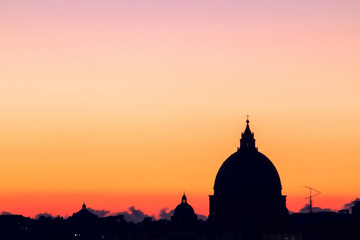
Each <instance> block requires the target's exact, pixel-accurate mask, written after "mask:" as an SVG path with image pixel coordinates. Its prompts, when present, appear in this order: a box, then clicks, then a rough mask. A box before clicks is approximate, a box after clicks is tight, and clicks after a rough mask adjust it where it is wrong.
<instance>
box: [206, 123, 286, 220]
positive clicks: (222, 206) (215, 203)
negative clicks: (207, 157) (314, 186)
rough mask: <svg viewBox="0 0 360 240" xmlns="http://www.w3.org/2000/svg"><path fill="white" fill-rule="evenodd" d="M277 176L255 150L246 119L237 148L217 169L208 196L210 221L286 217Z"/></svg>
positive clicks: (252, 135) (273, 168)
mask: <svg viewBox="0 0 360 240" xmlns="http://www.w3.org/2000/svg"><path fill="white" fill-rule="evenodd" d="M281 189H282V187H281V182H280V177H279V174H278V172H277V170H276V168H275V166H274V165H273V164H272V162H271V161H270V160H269V159H268V158H267V157H266V156H265V155H264V154H262V153H260V152H259V151H258V149H257V148H256V147H255V139H254V133H252V132H251V131H250V127H249V120H248V119H247V121H246V128H245V131H244V132H243V133H242V135H241V140H240V147H239V148H238V150H237V151H236V152H235V153H233V154H232V155H231V156H230V157H228V158H227V159H226V160H225V161H224V163H223V164H222V166H221V167H220V169H219V171H218V173H217V175H216V179H215V184H214V195H211V196H210V213H209V219H210V220H214V221H218V222H247V221H253V220H256V219H261V220H267V219H269V220H270V219H274V217H281V216H285V215H287V214H288V210H287V208H286V196H284V195H282V194H281Z"/></svg>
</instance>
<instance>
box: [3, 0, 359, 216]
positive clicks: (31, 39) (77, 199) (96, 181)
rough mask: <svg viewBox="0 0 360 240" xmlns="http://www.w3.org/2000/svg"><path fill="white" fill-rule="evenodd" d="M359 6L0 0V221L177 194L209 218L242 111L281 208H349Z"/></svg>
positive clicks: (161, 203) (170, 202)
mask: <svg viewBox="0 0 360 240" xmlns="http://www.w3.org/2000/svg"><path fill="white" fill-rule="evenodd" d="M359 13H360V1H358V0H336V1H332V0H303V1H287V0H282V1H278V0H275V1H269V0H259V1H250V0H247V1H245V0H222V1H215V0H197V1H193V0H191V1H190V0H181V1H176V0H167V1H166V0H151V1H150V0H131V1H130V0H122V1H117V0H102V1H95V0H0V169H1V174H0V183H1V184H0V213H1V212H3V211H6V212H11V213H14V214H23V215H25V216H30V217H33V216H35V215H36V214H38V213H42V212H48V213H51V214H53V215H55V214H60V215H62V216H66V215H71V214H72V213H73V212H76V211H78V210H79V209H80V207H81V205H82V203H83V202H84V201H85V202H86V203H87V205H88V206H89V207H91V208H94V209H106V210H109V211H111V212H121V211H125V210H126V209H128V208H129V207H131V206H135V207H136V208H137V209H141V210H142V211H144V212H145V213H146V214H149V215H157V214H158V213H159V210H160V209H162V208H168V209H173V208H174V207H176V205H177V204H179V203H180V200H181V196H182V194H183V192H184V191H185V192H186V194H187V196H188V202H189V203H190V204H191V205H192V206H193V207H194V209H195V211H196V213H199V214H203V215H208V205H209V204H208V195H210V194H213V184H214V180H215V176H216V173H217V171H218V169H219V167H220V166H221V164H222V163H223V161H224V160H225V159H226V158H227V157H228V156H229V155H231V154H232V153H233V152H234V151H236V149H237V147H238V146H239V139H240V136H241V132H242V131H244V129H245V125H246V123H245V121H246V115H247V114H249V115H250V128H251V130H252V131H253V132H254V133H255V139H256V145H257V147H258V148H259V151H260V152H262V153H264V154H265V155H266V156H267V157H268V158H269V159H270V160H271V161H272V162H273V163H274V165H275V166H276V168H277V170H278V172H279V175H280V178H281V182H282V186H283V194H284V195H287V207H288V209H289V210H291V211H298V210H299V209H300V208H302V207H303V206H304V205H305V204H306V203H307V200H306V199H305V198H306V197H307V196H308V190H307V189H306V188H305V187H304V186H312V187H314V188H315V189H317V190H319V191H321V195H319V196H318V197H316V198H314V206H318V207H321V208H331V209H336V210H339V209H341V208H342V206H343V205H344V204H346V203H348V202H350V201H352V200H354V199H355V198H357V197H360V125H359V124H360V14H359Z"/></svg>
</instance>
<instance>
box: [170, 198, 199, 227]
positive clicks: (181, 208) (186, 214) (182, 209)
mask: <svg viewBox="0 0 360 240" xmlns="http://www.w3.org/2000/svg"><path fill="white" fill-rule="evenodd" d="M196 220H197V215H196V214H195V211H194V209H193V208H192V207H191V206H190V205H189V204H188V202H187V198H186V195H185V193H184V195H183V196H182V198H181V203H180V204H179V205H178V206H177V207H176V208H175V210H174V216H172V217H171V221H172V222H177V223H194V222H196Z"/></svg>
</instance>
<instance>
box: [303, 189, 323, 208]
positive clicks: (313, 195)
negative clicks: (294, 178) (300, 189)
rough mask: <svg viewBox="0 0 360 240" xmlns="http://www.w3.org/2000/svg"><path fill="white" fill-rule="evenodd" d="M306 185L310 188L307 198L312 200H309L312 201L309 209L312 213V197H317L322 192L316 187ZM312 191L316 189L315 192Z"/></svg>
mask: <svg viewBox="0 0 360 240" xmlns="http://www.w3.org/2000/svg"><path fill="white" fill-rule="evenodd" d="M305 187H306V188H308V189H309V190H310V196H309V197H307V198H305V199H308V198H309V200H310V201H309V202H310V203H309V209H310V213H312V198H313V197H315V196H317V195H319V194H320V193H321V192H320V191H318V190H316V189H314V188H311V187H308V186H305ZM311 191H314V192H315V194H312V192H311Z"/></svg>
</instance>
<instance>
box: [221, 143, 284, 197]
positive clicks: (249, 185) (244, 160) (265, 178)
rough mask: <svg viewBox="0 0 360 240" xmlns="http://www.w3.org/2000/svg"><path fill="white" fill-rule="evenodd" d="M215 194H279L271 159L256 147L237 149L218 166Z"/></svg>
mask: <svg viewBox="0 0 360 240" xmlns="http://www.w3.org/2000/svg"><path fill="white" fill-rule="evenodd" d="M214 193H215V194H256V193H261V194H280V193H281V183H280V177H279V174H278V172H277V171H276V168H275V167H274V165H273V164H272V163H271V161H270V160H269V159H268V158H267V157H266V156H265V155H264V154H262V153H260V152H258V151H257V150H256V149H253V150H251V149H239V150H238V151H237V152H235V153H234V154H232V155H231V156H230V157H229V158H228V159H226V160H225V162H224V163H223V164H222V166H221V167H220V169H219V171H218V173H217V175H216V179H215V184H214Z"/></svg>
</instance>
